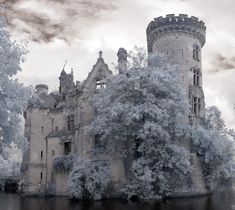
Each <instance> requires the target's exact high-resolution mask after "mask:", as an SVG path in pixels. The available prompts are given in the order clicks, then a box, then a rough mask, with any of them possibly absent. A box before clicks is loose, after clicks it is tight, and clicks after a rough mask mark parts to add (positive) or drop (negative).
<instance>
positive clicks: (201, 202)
mask: <svg viewBox="0 0 235 210" xmlns="http://www.w3.org/2000/svg"><path fill="white" fill-rule="evenodd" d="M234 200H235V193H234V192H232V191H227V192H217V193H215V194H214V195H212V196H207V197H198V198H188V199H175V200H170V201H166V202H143V203H130V202H129V203H128V202H124V201H117V200H110V201H102V202H101V201H100V202H75V201H69V200H68V199H67V198H65V197H52V198H39V197H24V198H21V197H20V196H19V195H16V194H5V193H0V210H235V201H234ZM233 207H234V208H233Z"/></svg>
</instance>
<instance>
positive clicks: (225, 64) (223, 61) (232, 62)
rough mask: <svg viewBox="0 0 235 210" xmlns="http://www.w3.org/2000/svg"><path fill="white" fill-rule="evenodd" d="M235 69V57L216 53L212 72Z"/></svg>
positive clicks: (211, 68)
mask: <svg viewBox="0 0 235 210" xmlns="http://www.w3.org/2000/svg"><path fill="white" fill-rule="evenodd" d="M234 69H235V57H234V56H232V57H225V56H223V55H221V54H216V55H215V57H214V60H213V61H212V63H211V67H210V72H219V71H225V70H234Z"/></svg>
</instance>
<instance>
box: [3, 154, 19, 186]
mask: <svg viewBox="0 0 235 210" xmlns="http://www.w3.org/2000/svg"><path fill="white" fill-rule="evenodd" d="M19 175H20V163H17V162H15V161H11V160H6V159H4V158H3V157H2V156H0V188H1V189H2V188H3V187H4V184H5V180H7V179H9V178H12V177H13V178H15V177H18V176H19Z"/></svg>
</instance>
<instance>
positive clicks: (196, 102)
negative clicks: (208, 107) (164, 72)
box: [146, 14, 206, 117]
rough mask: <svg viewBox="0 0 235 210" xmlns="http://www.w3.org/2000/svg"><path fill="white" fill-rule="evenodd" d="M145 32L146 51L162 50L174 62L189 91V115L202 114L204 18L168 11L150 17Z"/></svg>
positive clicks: (155, 53) (159, 51) (156, 51)
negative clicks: (163, 14)
mask: <svg viewBox="0 0 235 210" xmlns="http://www.w3.org/2000/svg"><path fill="white" fill-rule="evenodd" d="M146 33H147V45H148V53H149V55H157V54H164V55H166V56H167V58H168V62H169V63H171V64H173V65H177V70H178V71H181V73H182V77H183V81H182V82H183V83H184V84H183V85H184V86H185V88H186V91H187V92H188V94H189V98H190V103H191V105H192V115H193V116H196V117H202V116H203V115H204V110H205V103H204V93H203V90H202V62H201V61H202V59H201V58H202V56H201V48H202V47H203V46H204V44H205V39H206V26H205V24H204V22H203V21H201V20H199V19H198V18H196V17H194V16H192V17H188V15H184V14H180V15H179V16H175V15H174V14H170V15H166V17H164V18H163V17H158V18H155V19H154V20H153V21H151V22H150V24H149V25H148V27H147V30H146Z"/></svg>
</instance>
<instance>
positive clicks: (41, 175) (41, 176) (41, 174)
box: [40, 172, 43, 180]
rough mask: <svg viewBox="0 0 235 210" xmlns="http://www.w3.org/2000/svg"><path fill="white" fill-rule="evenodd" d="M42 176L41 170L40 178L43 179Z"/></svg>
mask: <svg viewBox="0 0 235 210" xmlns="http://www.w3.org/2000/svg"><path fill="white" fill-rule="evenodd" d="M42 178H43V173H42V172H41V173H40V179H41V180H42Z"/></svg>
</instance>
